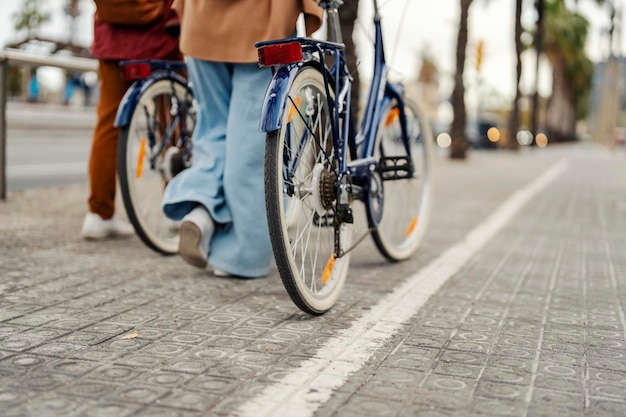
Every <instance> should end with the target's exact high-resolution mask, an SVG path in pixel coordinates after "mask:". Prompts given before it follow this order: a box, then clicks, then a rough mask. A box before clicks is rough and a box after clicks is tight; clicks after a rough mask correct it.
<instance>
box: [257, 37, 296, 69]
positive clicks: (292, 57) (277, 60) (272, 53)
mask: <svg viewBox="0 0 626 417" xmlns="http://www.w3.org/2000/svg"><path fill="white" fill-rule="evenodd" d="M257 52H258V54H259V66H260V67H271V66H273V65H286V64H293V63H295V62H300V61H302V45H301V44H300V43H299V42H285V43H274V44H271V45H264V46H261V47H260V48H258V49H257Z"/></svg>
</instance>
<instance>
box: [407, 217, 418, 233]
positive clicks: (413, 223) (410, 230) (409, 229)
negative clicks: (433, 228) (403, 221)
mask: <svg viewBox="0 0 626 417" xmlns="http://www.w3.org/2000/svg"><path fill="white" fill-rule="evenodd" d="M418 221H419V216H415V217H413V218H412V219H411V223H410V224H409V227H407V229H406V231H405V232H404V237H409V236H411V233H413V230H415V226H417V222H418Z"/></svg>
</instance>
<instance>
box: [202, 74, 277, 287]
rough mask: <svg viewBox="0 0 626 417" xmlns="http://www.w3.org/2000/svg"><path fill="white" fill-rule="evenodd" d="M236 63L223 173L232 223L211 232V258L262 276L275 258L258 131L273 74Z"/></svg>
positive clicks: (243, 272) (215, 262) (241, 273)
mask: <svg viewBox="0 0 626 417" xmlns="http://www.w3.org/2000/svg"><path fill="white" fill-rule="evenodd" d="M233 68H234V73H233V79H232V94H231V102H230V112H229V115H228V130H227V139H226V164H225V167H224V179H223V183H224V193H225V198H226V204H227V206H228V209H229V211H230V214H231V216H232V224H230V225H229V227H228V228H227V229H226V230H225V231H219V230H218V231H217V232H216V234H215V236H214V237H213V243H212V249H211V254H210V256H209V263H210V264H211V265H213V266H214V267H216V268H219V269H221V270H224V271H226V272H228V273H230V274H232V275H237V276H243V277H260V276H265V275H267V274H268V272H269V268H270V266H271V263H272V259H273V258H272V249H271V246H270V241H269V232H268V228H267V219H266V213H265V198H264V191H263V190H264V182H263V160H264V149H265V134H264V133H261V132H260V131H259V117H260V115H261V106H262V103H263V96H264V94H265V90H266V89H267V86H268V84H269V82H270V79H271V76H272V74H271V70H270V69H269V68H264V69H259V67H258V65H257V64H256V63H254V64H234V65H233Z"/></svg>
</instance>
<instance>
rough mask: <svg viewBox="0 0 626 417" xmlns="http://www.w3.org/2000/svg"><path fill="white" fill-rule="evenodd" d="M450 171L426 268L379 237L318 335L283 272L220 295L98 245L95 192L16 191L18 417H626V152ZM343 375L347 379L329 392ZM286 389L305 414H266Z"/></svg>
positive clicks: (5, 342)
mask: <svg viewBox="0 0 626 417" xmlns="http://www.w3.org/2000/svg"><path fill="white" fill-rule="evenodd" d="M564 159H566V160H567V161H568V165H567V168H566V169H565V171H564V172H562V173H560V174H559V175H557V176H556V178H555V179H554V181H553V182H551V183H550V184H548V185H547V188H546V189H545V190H543V191H541V192H539V193H538V194H537V195H536V196H534V197H532V198H531V199H530V201H529V202H528V203H527V204H525V205H524V206H523V207H522V209H521V211H520V212H519V213H518V214H517V215H516V216H515V217H514V218H513V219H512V220H510V221H508V222H507V223H506V224H505V226H504V227H503V228H502V229H501V230H500V231H499V232H498V233H497V234H496V235H495V236H494V237H493V238H491V239H489V240H488V241H487V242H486V244H485V246H484V247H482V248H481V249H480V250H479V251H478V252H477V253H476V254H475V255H474V256H472V257H471V258H470V259H469V261H468V262H460V261H459V262H458V263H459V264H458V265H456V267H458V268H459V269H458V272H456V273H454V274H453V275H452V276H451V277H450V279H448V280H447V281H445V282H443V285H442V286H441V288H439V289H438V290H437V291H436V292H435V293H434V295H432V296H431V297H430V298H429V299H428V300H427V301H426V303H425V304H424V305H423V306H422V307H421V308H419V309H417V311H416V313H415V314H414V315H413V316H412V317H411V318H410V319H409V320H408V321H407V322H397V321H395V320H394V317H383V318H381V319H380V320H379V321H378V322H377V323H375V324H372V327H371V328H363V329H362V333H363V334H367V332H369V331H372V330H375V331H379V332H380V334H381V335H383V334H384V336H385V337H384V338H383V337H382V336H381V337H380V338H379V339H378V340H376V339H371V340H370V339H368V340H365V339H364V341H363V343H361V345H362V346H361V347H362V348H363V349H365V350H363V351H365V352H367V355H363V354H362V352H363V351H362V350H358V349H356V348H353V347H350V348H349V349H344V350H343V351H342V352H338V354H337V360H335V359H334V358H333V357H332V356H331V359H330V360H327V359H323V358H326V357H327V356H328V352H329V350H330V349H331V348H332V346H333V344H332V342H333V341H334V340H336V339H337V338H338V337H342V335H346V334H351V333H350V332H353V331H354V328H355V325H357V324H358V323H362V322H363V321H362V320H363V319H364V318H365V319H366V318H367V317H368V315H370V314H371V313H372V310H373V309H374V308H375V307H376V306H377V305H378V303H380V302H381V301H382V300H384V299H386V297H387V296H388V295H389V294H390V292H392V291H393V290H395V289H397V288H398V287H400V286H402V285H403V283H405V282H406V281H407V280H408V279H410V277H412V276H414V275H415V274H416V273H418V272H419V271H424V270H425V268H426V267H427V266H428V265H430V264H431V262H433V261H435V260H436V259H438V258H439V257H440V255H441V254H443V253H445V252H446V251H447V250H448V249H449V248H451V247H453V246H454V245H456V244H457V243H459V242H466V241H467V240H465V237H466V236H467V235H468V233H470V232H471V231H472V230H475V228H476V227H477V226H479V225H481V224H483V222H485V220H487V219H488V218H489V216H490V215H491V214H492V213H494V212H495V211H496V210H497V209H498V207H500V206H501V205H502V204H503V203H504V202H505V201H507V200H508V199H509V198H510V197H511V196H512V195H514V193H515V192H516V191H518V190H520V189H521V188H522V187H524V186H526V185H527V184H529V183H530V182H532V181H533V180H534V179H536V178H538V177H540V176H541V175H542V174H543V173H544V172H546V171H547V170H549V169H550V168H551V167H554V166H555V164H557V163H559V161H562V160H564ZM437 165H438V166H437V168H438V170H437V174H438V175H437V179H436V182H437V189H436V201H435V209H434V216H433V219H432V223H431V225H430V228H429V231H428V233H427V236H426V239H425V241H424V243H423V245H422V247H421V249H420V251H419V253H418V254H417V255H416V256H415V257H414V258H413V259H411V260H409V261H407V262H403V263H399V264H389V263H387V262H386V261H385V260H384V259H383V258H382V257H381V256H380V255H379V254H378V253H377V252H376V249H375V247H374V246H373V245H372V244H371V242H369V240H366V241H365V242H364V243H363V245H362V246H361V247H359V248H358V249H357V250H356V251H355V252H354V255H353V260H352V266H351V269H350V274H349V277H348V283H347V285H346V288H345V289H344V292H343V293H342V297H341V300H340V302H339V303H338V305H337V306H336V308H334V309H333V310H331V311H330V312H329V313H328V314H326V315H324V316H322V317H316V318H314V317H310V316H308V315H306V314H304V313H301V312H299V311H298V310H297V309H296V307H295V306H294V305H293V304H292V303H291V301H290V300H289V298H288V296H287V295H286V292H285V290H284V289H283V287H282V284H281V283H280V279H279V277H278V275H277V274H276V273H273V274H272V275H271V276H270V277H268V278H266V279H260V280H251V281H246V280H234V279H219V278H214V277H211V276H210V275H209V274H208V273H205V272H203V271H198V270H196V269H194V268H192V267H189V266H187V265H186V264H184V263H183V262H182V261H181V260H180V259H177V258H176V257H164V256H161V255H158V254H156V253H154V252H152V251H150V250H149V249H148V248H146V247H145V246H144V245H143V244H142V243H141V242H140V240H139V239H138V238H133V239H129V240H117V241H107V242H101V243H90V242H84V241H82V240H81V239H80V238H79V237H78V233H79V229H80V225H81V222H82V219H83V216H84V210H85V207H86V202H85V200H86V189H85V187H84V186H76V187H65V188H60V189H53V190H36V191H34V190H33V191H24V192H16V193H10V194H9V196H8V200H7V201H6V202H0V233H1V234H0V415H2V416H3V417H4V416H6V417H10V416H50V417H55V416H59V417H60V416H64V417H65V416H116V417H123V416H150V417H158V416H231V415H232V416H247V415H263V413H262V411H264V410H266V409H264V408H262V407H264V406H267V404H268V402H269V404H270V406H271V403H272V401H274V402H275V403H276V404H275V406H276V407H277V408H276V410H278V409H280V410H282V413H274V414H273V413H272V412H269V413H267V414H266V415H281V416H317V417H322V416H336V417H346V416H347V417H351V416H417V415H419V416H470V417H471V416H499V415H511V416H619V415H626V255H625V254H626V157H625V156H624V153H622V152H620V151H615V152H609V151H606V150H603V149H598V148H595V147H591V146H586V145H575V146H553V147H550V148H548V149H546V150H538V149H533V150H530V149H527V150H524V151H522V152H520V153H519V154H511V153H508V152H502V151H498V152H473V153H472V154H471V157H470V159H469V160H468V161H465V162H451V161H449V160H447V159H446V158H444V157H443V156H442V155H440V157H439V158H438V161H437ZM120 208H121V206H120ZM469 240H470V241H471V239H469ZM435 278H436V277H433V279H435ZM426 284H427V281H426V282H425V286H427V285H426ZM390 328H393V329H394V330H393V331H391V330H388V329H390ZM386 329H387V330H386ZM357 330H358V329H357ZM135 332H136V333H135ZM135 334H136V337H130V338H128V336H129V335H131V336H133V335H135ZM370 342H376V343H371V344H370ZM354 345H356V346H358V345H359V338H358V337H357V338H356V339H355V340H354ZM351 346H353V345H351ZM351 349H354V350H351ZM351 353H353V355H351ZM324 360H327V361H328V363H327V364H326V365H328V366H327V368H331V373H330V374H324V375H319V376H318V375H317V374H316V372H317V371H316V370H317V369H319V366H318V365H319V364H320V362H322V361H324ZM355 365H358V369H357V368H354V367H355ZM342 366H344V367H346V369H347V367H352V368H350V369H356V370H355V371H351V372H349V373H345V372H344V371H342ZM333 370H334V372H333ZM342 375H347V379H346V380H345V381H344V380H342V379H341V378H340V376H342ZM320 379H324V380H323V381H322V382H321V385H320ZM286 380H287V381H292V383H293V386H294V387H300V386H301V387H303V389H304V390H305V394H306V396H305V397H304V402H300V400H299V397H296V396H294V397H293V398H288V399H282V398H280V395H276V396H275V397H272V398H269V399H268V398H267V393H268V392H273V391H271V387H272V386H275V385H276V384H277V383H281V381H282V383H284V381H286ZM318 386H324V387H326V388H329V389H332V390H331V391H330V392H331V393H330V395H328V396H323V395H321V394H322V393H323V392H322V391H320V390H318V388H316V387H318ZM279 394H280V393H279ZM316 395H317V396H316ZM261 399H262V400H261ZM283 403H286V404H287V405H284V404H283ZM281 404H283V405H281ZM257 406H258V407H259V408H255V407H257ZM281 407H283V408H281ZM255 410H256V411H255Z"/></svg>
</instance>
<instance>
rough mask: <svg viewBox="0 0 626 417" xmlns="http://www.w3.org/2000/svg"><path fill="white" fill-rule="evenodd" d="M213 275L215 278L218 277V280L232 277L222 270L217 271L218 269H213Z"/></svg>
mask: <svg viewBox="0 0 626 417" xmlns="http://www.w3.org/2000/svg"><path fill="white" fill-rule="evenodd" d="M213 275H214V276H216V277H220V278H226V277H230V276H232V275H231V274H229V273H228V272H226V271H224V270H223V269H219V268H213Z"/></svg>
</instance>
